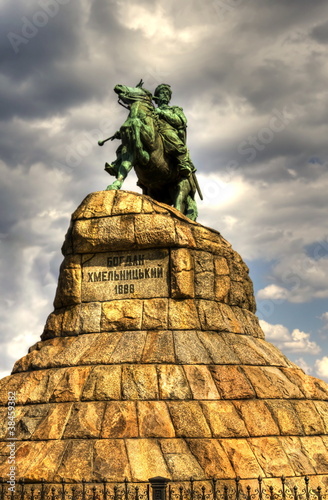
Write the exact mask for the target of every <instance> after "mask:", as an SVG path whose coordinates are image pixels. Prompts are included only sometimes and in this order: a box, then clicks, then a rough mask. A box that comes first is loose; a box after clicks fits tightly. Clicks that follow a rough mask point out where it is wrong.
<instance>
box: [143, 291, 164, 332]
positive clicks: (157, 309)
mask: <svg viewBox="0 0 328 500" xmlns="http://www.w3.org/2000/svg"><path fill="white" fill-rule="evenodd" d="M168 309H169V301H168V299H148V300H145V301H144V307H143V314H142V329H143V330H164V329H166V328H167V323H168Z"/></svg>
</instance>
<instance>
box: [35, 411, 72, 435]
mask: <svg viewBox="0 0 328 500" xmlns="http://www.w3.org/2000/svg"><path fill="white" fill-rule="evenodd" d="M72 406H73V403H61V404H60V405H55V404H50V405H48V408H49V411H48V413H47V415H46V416H45V418H43V419H42V421H41V422H40V423H39V424H38V426H37V428H36V430H35V432H34V433H33V439H37V440H53V439H61V438H62V436H63V433H64V429H65V426H66V423H67V421H68V419H69V416H70V414H71V409H72Z"/></svg>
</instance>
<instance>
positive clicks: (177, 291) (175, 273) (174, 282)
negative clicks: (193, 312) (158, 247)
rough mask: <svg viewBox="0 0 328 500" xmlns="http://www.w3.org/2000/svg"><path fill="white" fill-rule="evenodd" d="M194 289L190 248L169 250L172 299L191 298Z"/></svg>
mask: <svg viewBox="0 0 328 500" xmlns="http://www.w3.org/2000/svg"><path fill="white" fill-rule="evenodd" d="M194 295H195V291H194V269H193V259H192V255H191V253H190V250H188V249H186V248H178V249H172V250H171V297H173V298H174V299H183V298H192V297H194Z"/></svg>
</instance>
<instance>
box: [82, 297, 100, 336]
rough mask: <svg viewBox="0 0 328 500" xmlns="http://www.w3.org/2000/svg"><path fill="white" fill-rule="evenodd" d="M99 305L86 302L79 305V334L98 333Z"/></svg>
mask: <svg viewBox="0 0 328 500" xmlns="http://www.w3.org/2000/svg"><path fill="white" fill-rule="evenodd" d="M100 319H101V304H100V303H99V302H88V303H86V304H82V305H81V331H80V333H97V332H100Z"/></svg>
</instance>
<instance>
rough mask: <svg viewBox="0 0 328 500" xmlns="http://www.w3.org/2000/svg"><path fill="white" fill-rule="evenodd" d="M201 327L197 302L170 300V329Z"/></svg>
mask: <svg viewBox="0 0 328 500" xmlns="http://www.w3.org/2000/svg"><path fill="white" fill-rule="evenodd" d="M193 328H195V329H199V328H200V324H199V319H198V314H197V309H196V306H195V302H194V301H193V300H190V299H186V300H174V299H170V300H169V329H170V330H191V329H193Z"/></svg>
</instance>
